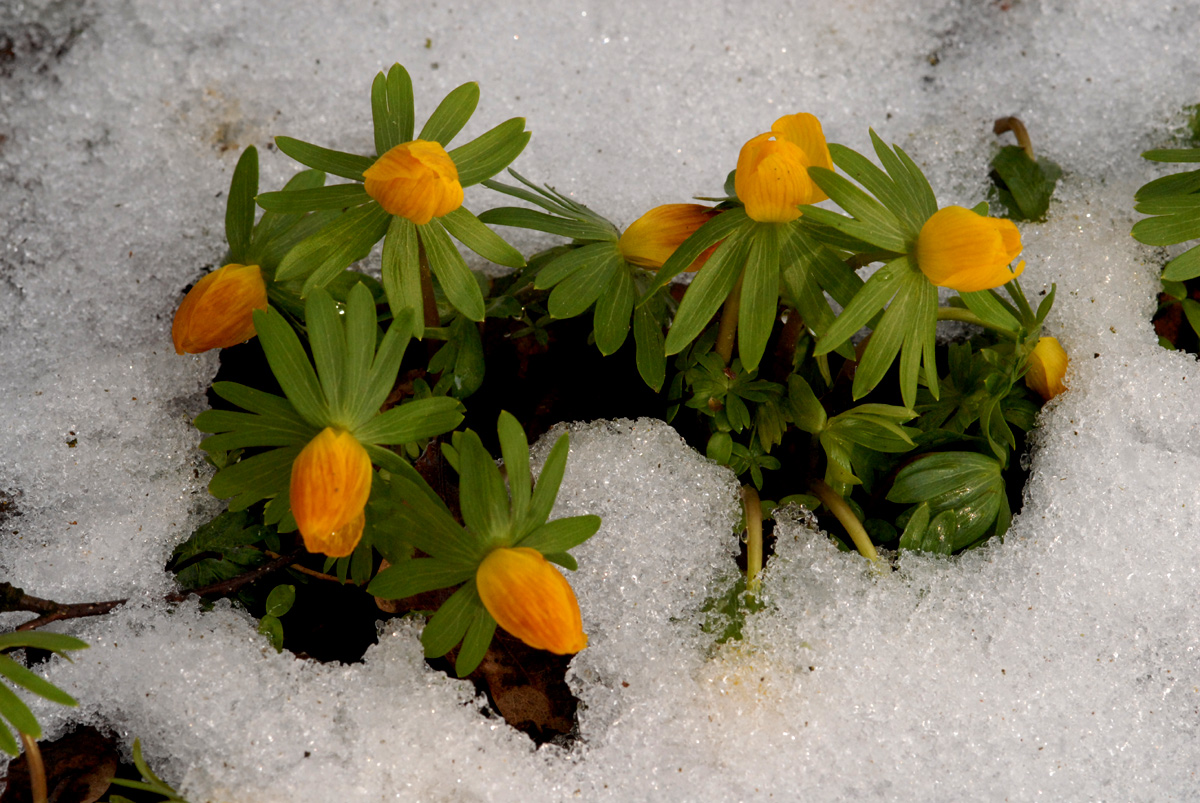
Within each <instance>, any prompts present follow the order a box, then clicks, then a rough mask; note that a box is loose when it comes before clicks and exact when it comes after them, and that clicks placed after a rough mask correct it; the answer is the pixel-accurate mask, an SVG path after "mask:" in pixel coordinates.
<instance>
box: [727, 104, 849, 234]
mask: <svg viewBox="0 0 1200 803" xmlns="http://www.w3.org/2000/svg"><path fill="white" fill-rule="evenodd" d="M810 167H824V168H826V169H828V170H832V169H833V160H832V159H831V158H830V156H829V146H828V145H826V143H825V133H824V131H822V130H821V123H820V121H819V120H817V118H816V117H814V116H813V115H811V114H789V115H787V116H786V117H780V118H779V119H778V120H776V121H775V123H774V124H773V125H772V126H771V130H770V131H768V132H767V133H765V134H759V135H758V136H757V137H754V138H753V139H751V140H750V141H749V142H747V143H746V144H745V145H743V146H742V151H741V153H740V154H738V163H737V173H736V174H735V175H734V180H733V186H734V190H735V191H736V192H737V197H738V200H740V201H741V202H742V203H743V204H745V205H746V214H747V215H749V216H750V217H751V218H752V219H754V220H757V221H760V222H763V223H787V222H789V221H792V220H795V219H796V218H798V217H800V210H799V209H797V208H796V207H797V206H798V205H799V204H815V203H820V202H821V201H824V200H825V199H826V198H828V197H829V196H828V195H826V194H825V193H824V192H823V191H822V190H821V188H820V187H818V186H817V185H816V183H814V182H813V180H812V179H811V178H809V177H808V168H810Z"/></svg>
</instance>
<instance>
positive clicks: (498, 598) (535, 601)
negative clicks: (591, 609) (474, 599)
mask: <svg viewBox="0 0 1200 803" xmlns="http://www.w3.org/2000/svg"><path fill="white" fill-rule="evenodd" d="M475 582H476V585H477V586H478V588H479V598H480V599H481V600H483V606H484V607H485V608H487V610H488V613H490V614H491V615H492V617H493V618H494V619H495V620H496V622H497V623H499V625H500V626H501V627H503V628H504V629H505V630H507V631H508V632H509V633H512V634H513V635H514V636H516V637H517V638H519V639H520V640H521V641H523V642H525V643H526V644H528V645H529V646H530V647H533V648H535V649H539V650H549V651H550V652H553V653H557V654H559V655H569V654H571V653H576V652H579V651H580V650H582V649H583V648H584V647H586V646H587V634H586V633H584V632H583V620H582V617H581V616H580V614H579V603H578V602H577V601H576V600H575V592H574V591H572V590H571V586H570V584H569V583H568V582H567V580H566V578H565V577H563V576H562V575H561V574H560V573H559V571H558V570H557V569H555V568H554V567H553V566H551V565H550V562H549V561H547V560H546V558H545V557H543V556H542V553H541V552H538V551H537V550H536V549H529V548H528V547H515V548H511V549H510V548H506V547H501V548H499V549H494V550H492V551H491V552H490V553H488V556H487V557H486V558H484V559H483V562H482V563H480V564H479V569H478V571H476V573H475Z"/></svg>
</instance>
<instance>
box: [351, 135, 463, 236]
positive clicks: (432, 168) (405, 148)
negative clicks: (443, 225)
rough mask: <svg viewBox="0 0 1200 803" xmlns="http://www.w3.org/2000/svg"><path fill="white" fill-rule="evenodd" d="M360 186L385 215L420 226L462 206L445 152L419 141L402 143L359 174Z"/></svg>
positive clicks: (451, 162) (455, 170)
mask: <svg viewBox="0 0 1200 803" xmlns="http://www.w3.org/2000/svg"><path fill="white" fill-rule="evenodd" d="M363 179H364V182H363V187H364V189H366V191H367V195H370V196H371V197H372V198H374V199H375V200H376V201H378V202H379V205H380V206H382V207H383V208H384V210H385V211H387V212H388V214H392V215H396V216H398V217H402V218H406V219H408V220H411V221H412V222H413V223H416V224H418V225H424V224H426V223H428V222H429V221H430V220H432V219H433V218H435V217H442V216H443V215H447V214H449V213H450V212H453V211H454V210H455V209H458V208H459V207H460V206H462V202H463V188H462V184H460V183H459V181H458V168H457V167H456V166H455V164H454V160H453V159H451V158H450V154H448V153H446V149H445V148H443V147H442V146H441V145H440V144H438V143H436V142H426V141H425V140H422V139H417V140H413V141H412V142H405V143H404V144H402V145H397V146H396V147H394V148H392V149H391V150H389V151H388V152H387V153H385V154H383V155H382V156H380V157H379V158H378V159H377V160H376V161H375V164H373V165H371V166H370V167H369V168H367V169H366V170H364V171H363Z"/></svg>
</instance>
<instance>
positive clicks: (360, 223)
mask: <svg viewBox="0 0 1200 803" xmlns="http://www.w3.org/2000/svg"><path fill="white" fill-rule="evenodd" d="M390 220H391V215H389V214H388V213H387V212H385V211H384V210H383V209H382V208H381V207H380V206H379V204H376V203H369V204H364V205H363V206H356V207H354V208H353V209H351V210H350V211H348V212H346V213H344V214H341V215H339V216H338V217H337V218H335V219H334V220H333V221H332V222H331V223H329V224H327V225H326V226H325V227H323V228H322V229H321V230H320V231H319V232H317V233H316V234H314V235H313V236H312V237H310V238H309V239H307V240H305V241H304V242H302V243H300V244H299V245H297V246H296V247H295V248H293V249H292V250H291V251H289V252H288V255H287V256H285V257H284V258H283V261H282V262H280V263H279V269H278V270H277V271H276V273H275V278H276V281H281V280H284V279H301V278H304V280H305V281H304V288H303V289H302V290H301V295H308V294H309V293H310V292H312V291H313V290H314V289H315V288H317V287H323V286H325V285H326V284H328V283H329V282H330V281H332V280H333V279H334V278H335V277H336V276H337V275H338V274H339V273H341V272H342V271H343V270H345V269H346V267H347V266H349V265H350V264H351V263H353V262H357V261H358V260H360V259H364V258H365V257H366V256H367V254H369V253H371V248H372V247H374V245H375V243H377V242H379V240H380V238H381V237H383V235H384V234H386V233H387V229H388V224H389V222H390ZM305 277H307V278H305Z"/></svg>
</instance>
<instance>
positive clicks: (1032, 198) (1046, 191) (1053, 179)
mask: <svg viewBox="0 0 1200 803" xmlns="http://www.w3.org/2000/svg"><path fill="white" fill-rule="evenodd" d="M1061 176H1062V169H1061V168H1060V167H1059V166H1058V165H1056V164H1055V163H1054V162H1052V161H1050V160H1049V159H1045V158H1042V159H1038V160H1037V161H1036V162H1035V161H1034V160H1033V159H1030V158H1029V154H1027V153H1026V152H1025V150H1024V149H1023V148H1019V147H1017V146H1015V145H1007V146H1005V147H1003V148H1001V149H1000V152H999V153H997V154H996V157H995V158H994V159H992V181H993V182H994V184H995V185H996V191H997V196H998V197H999V199H1000V203H1001V204H1002V205H1003V206H1004V207H1005V208H1006V209H1007V212H1008V214H1006V215H1005V217H1007V218H1011V219H1013V220H1034V221H1041V220H1045V219H1046V212H1047V211H1048V210H1049V209H1050V198H1051V197H1052V196H1053V195H1054V188H1055V187H1056V186H1057V185H1058V179H1059V177H1061Z"/></svg>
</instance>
